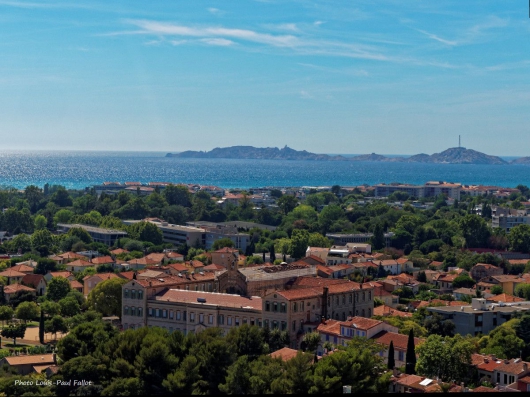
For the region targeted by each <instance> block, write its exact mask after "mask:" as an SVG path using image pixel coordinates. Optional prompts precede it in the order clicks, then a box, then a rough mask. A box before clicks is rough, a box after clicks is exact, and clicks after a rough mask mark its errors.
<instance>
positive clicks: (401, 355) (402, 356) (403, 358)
mask: <svg viewBox="0 0 530 397" xmlns="http://www.w3.org/2000/svg"><path fill="white" fill-rule="evenodd" d="M398 360H399V361H404V360H405V357H404V354H403V352H401V351H400V352H398Z"/></svg>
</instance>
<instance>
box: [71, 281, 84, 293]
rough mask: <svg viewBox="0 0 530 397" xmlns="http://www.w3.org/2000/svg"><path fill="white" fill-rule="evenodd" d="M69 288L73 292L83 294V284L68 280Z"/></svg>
mask: <svg viewBox="0 0 530 397" xmlns="http://www.w3.org/2000/svg"><path fill="white" fill-rule="evenodd" d="M70 288H72V289H73V290H74V291H78V292H81V293H83V284H81V283H80V282H79V281H77V280H70Z"/></svg>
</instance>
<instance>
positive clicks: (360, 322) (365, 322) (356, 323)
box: [340, 317, 383, 331]
mask: <svg viewBox="0 0 530 397" xmlns="http://www.w3.org/2000/svg"><path fill="white" fill-rule="evenodd" d="M382 323H383V322H382V321H380V320H373V319H371V318H366V317H353V318H352V319H351V320H347V321H341V322H340V325H343V326H346V327H353V328H355V329H360V330H364V331H367V330H369V329H371V328H373V327H376V326H378V325H379V324H382Z"/></svg>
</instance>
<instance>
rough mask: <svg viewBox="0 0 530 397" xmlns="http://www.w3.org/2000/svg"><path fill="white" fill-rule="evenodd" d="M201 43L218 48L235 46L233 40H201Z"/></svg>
mask: <svg viewBox="0 0 530 397" xmlns="http://www.w3.org/2000/svg"><path fill="white" fill-rule="evenodd" d="M201 41H202V42H203V43H206V44H210V45H217V46H222V47H226V46H229V45H232V44H234V42H233V41H232V40H227V39H221V38H207V39H201Z"/></svg>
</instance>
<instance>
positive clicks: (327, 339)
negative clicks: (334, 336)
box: [326, 334, 329, 342]
mask: <svg viewBox="0 0 530 397" xmlns="http://www.w3.org/2000/svg"><path fill="white" fill-rule="evenodd" d="M326 342H329V335H328V334H326Z"/></svg>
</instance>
